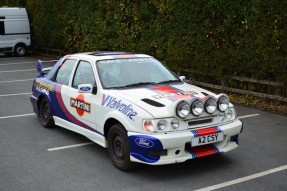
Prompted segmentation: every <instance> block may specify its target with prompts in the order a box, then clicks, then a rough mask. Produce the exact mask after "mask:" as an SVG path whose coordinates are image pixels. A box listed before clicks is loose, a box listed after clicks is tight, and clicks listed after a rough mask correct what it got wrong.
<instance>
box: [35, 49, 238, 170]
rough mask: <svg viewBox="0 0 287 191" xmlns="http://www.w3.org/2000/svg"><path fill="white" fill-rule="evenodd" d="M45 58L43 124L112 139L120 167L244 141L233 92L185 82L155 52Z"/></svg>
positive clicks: (38, 105) (39, 98)
mask: <svg viewBox="0 0 287 191" xmlns="http://www.w3.org/2000/svg"><path fill="white" fill-rule="evenodd" d="M43 64H45V63H43V62H42V61H39V62H38V65H37V69H38V72H39V74H40V75H39V76H38V77H36V78H35V80H34V82H33V87H32V91H33V92H32V95H31V103H32V105H33V109H34V112H35V113H36V114H37V116H38V117H39V118H40V122H41V123H42V125H43V126H44V127H46V128H51V127H54V126H55V125H58V126H61V127H64V128H66V129H69V130H72V131H74V132H77V133H80V134H82V135H84V136H86V137H88V138H89V139H91V140H92V141H94V142H96V143H98V144H99V145H101V146H103V147H107V148H108V151H109V154H110V157H111V159H112V162H113V163H114V165H115V166H116V167H117V168H119V169H121V170H128V169H130V168H132V167H133V165H134V163H133V162H139V163H145V164H151V165H162V164H171V163H179V162H184V161H186V160H188V159H193V158H198V157H204V156H208V155H212V154H216V153H222V152H228V151H231V150H233V149H235V148H237V147H238V136H239V134H240V133H241V132H242V128H243V127H242V123H241V121H240V120H239V119H238V118H237V115H236V111H235V109H234V106H233V105H232V104H231V103H230V102H229V98H228V96H227V95H225V94H218V95H217V94H214V93H212V92H209V91H207V90H204V89H202V88H199V87H196V86H194V85H190V84H188V83H186V82H185V77H183V76H181V77H177V76H176V75H175V74H174V73H173V72H171V71H170V70H169V69H167V68H166V67H165V66H164V65H162V64H161V63H160V62H159V61H157V60H156V59H155V58H153V57H151V56H148V55H144V54H132V53H125V52H92V53H81V54H73V55H67V56H65V57H63V58H61V59H60V60H58V61H57V62H56V64H55V65H54V66H53V67H52V68H46V69H43Z"/></svg>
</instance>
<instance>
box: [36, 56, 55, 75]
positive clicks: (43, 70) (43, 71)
mask: <svg viewBox="0 0 287 191" xmlns="http://www.w3.org/2000/svg"><path fill="white" fill-rule="evenodd" d="M56 62H58V60H48V61H42V60H38V62H37V71H38V72H39V74H40V75H41V76H46V75H47V74H48V72H49V71H50V70H51V69H52V68H53V67H47V68H43V64H48V65H54V64H55V63H56Z"/></svg>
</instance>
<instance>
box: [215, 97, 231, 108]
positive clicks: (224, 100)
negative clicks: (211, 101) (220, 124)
mask: <svg viewBox="0 0 287 191" xmlns="http://www.w3.org/2000/svg"><path fill="white" fill-rule="evenodd" d="M217 102H218V109H219V110H220V111H222V112H223V111H226V110H227V109H228V107H229V98H228V97H227V96H226V95H225V94H222V95H221V96H220V97H219V98H218V101H217Z"/></svg>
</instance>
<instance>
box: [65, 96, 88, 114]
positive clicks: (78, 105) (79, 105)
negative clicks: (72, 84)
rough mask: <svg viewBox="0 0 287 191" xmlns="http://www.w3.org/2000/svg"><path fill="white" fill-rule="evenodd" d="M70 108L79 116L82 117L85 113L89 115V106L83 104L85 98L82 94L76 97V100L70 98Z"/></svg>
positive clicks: (85, 103)
mask: <svg viewBox="0 0 287 191" xmlns="http://www.w3.org/2000/svg"><path fill="white" fill-rule="evenodd" d="M70 105H71V107H73V108H75V109H76V111H77V113H78V115H79V116H81V117H82V116H83V115H84V114H85V112H87V113H91V104H90V103H87V102H85V97H84V95H83V94H80V95H78V97H76V98H71V100H70Z"/></svg>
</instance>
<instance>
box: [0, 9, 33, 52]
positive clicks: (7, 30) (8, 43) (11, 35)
mask: <svg viewBox="0 0 287 191" xmlns="http://www.w3.org/2000/svg"><path fill="white" fill-rule="evenodd" d="M30 46H31V33H30V23H29V19H28V15H27V12H26V9H25V8H7V7H0V53H4V54H6V55H11V54H13V53H14V55H15V56H24V55H25V54H26V53H27V49H28V48H29V47H30Z"/></svg>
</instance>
